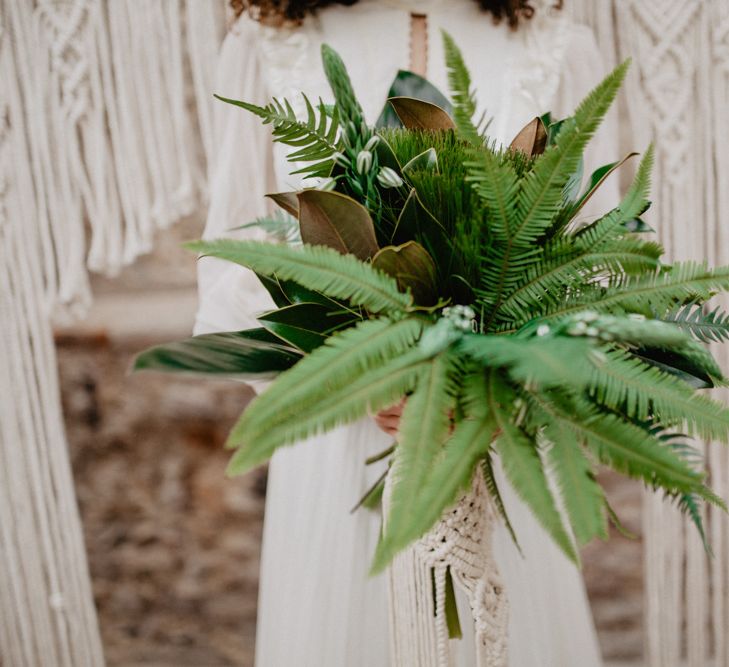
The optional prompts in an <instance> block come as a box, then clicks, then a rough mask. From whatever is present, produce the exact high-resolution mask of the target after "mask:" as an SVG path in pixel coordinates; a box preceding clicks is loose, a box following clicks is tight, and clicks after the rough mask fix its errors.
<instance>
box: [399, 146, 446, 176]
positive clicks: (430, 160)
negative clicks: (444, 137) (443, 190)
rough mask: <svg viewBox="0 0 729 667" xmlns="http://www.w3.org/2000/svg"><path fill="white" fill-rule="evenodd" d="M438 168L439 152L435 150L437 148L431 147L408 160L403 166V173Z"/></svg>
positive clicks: (435, 169)
mask: <svg viewBox="0 0 729 667" xmlns="http://www.w3.org/2000/svg"><path fill="white" fill-rule="evenodd" d="M437 169H438V154H437V153H436V152H435V148H429V149H428V150H426V151H423V152H422V153H420V155H416V156H415V157H414V158H413V159H412V160H410V162H408V163H407V164H406V165H405V166H404V167H403V168H402V173H403V174H405V175H407V174H409V173H410V172H412V171H420V170H423V171H426V170H431V171H437Z"/></svg>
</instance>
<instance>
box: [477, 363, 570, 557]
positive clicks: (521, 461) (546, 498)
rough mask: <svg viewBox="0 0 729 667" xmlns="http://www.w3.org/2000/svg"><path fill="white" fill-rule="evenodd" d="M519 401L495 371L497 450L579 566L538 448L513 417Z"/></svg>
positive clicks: (517, 486) (491, 384)
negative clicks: (515, 402)
mask: <svg viewBox="0 0 729 667" xmlns="http://www.w3.org/2000/svg"><path fill="white" fill-rule="evenodd" d="M515 397H516V396H515V393H514V391H513V389H511V387H509V385H507V384H506V383H505V382H504V381H503V380H502V379H501V378H500V377H499V376H498V375H497V373H496V372H494V371H492V372H491V373H490V375H489V380H488V405H489V408H490V409H491V411H492V413H493V415H494V419H495V421H496V425H497V427H498V429H499V432H500V435H499V436H498V438H497V439H496V442H495V443H494V446H495V448H496V451H497V452H498V453H499V456H500V457H501V462H502V464H503V467H504V472H505V473H506V477H507V479H508V480H509V482H510V483H511V485H512V486H513V487H514V490H515V491H516V492H517V494H518V495H519V496H520V497H521V499H522V500H523V501H524V502H525V503H526V504H527V505H528V507H529V509H531V511H532V512H533V513H534V516H535V517H536V519H537V520H538V521H539V522H540V523H541V524H542V526H543V527H544V529H545V530H546V531H547V532H548V533H549V534H550V535H551V536H552V539H554V541H555V542H556V544H557V545H558V546H559V547H560V548H561V549H562V551H564V553H565V554H566V555H567V557H568V558H569V559H570V560H572V561H573V562H575V563H579V555H578V553H577V550H576V549H575V546H574V544H573V542H572V540H571V538H570V536H569V534H568V533H567V531H566V529H565V527H564V524H563V523H562V517H561V516H560V513H559V510H558V509H557V505H556V504H555V501H554V497H553V496H552V492H551V490H550V488H549V481H548V480H547V477H546V475H545V472H544V466H543V464H542V460H541V458H540V455H539V450H538V448H537V445H536V443H535V442H534V441H532V440H531V439H530V438H529V437H528V436H527V435H526V433H524V431H522V430H521V429H520V428H519V427H518V426H516V425H515V424H514V423H513V420H512V414H511V413H512V410H513V408H512V406H513V402H514V399H515Z"/></svg>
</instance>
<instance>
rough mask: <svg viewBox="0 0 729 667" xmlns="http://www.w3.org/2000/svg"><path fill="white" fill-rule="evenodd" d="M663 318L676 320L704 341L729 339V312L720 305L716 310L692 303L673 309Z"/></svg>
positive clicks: (685, 329) (668, 320)
mask: <svg viewBox="0 0 729 667" xmlns="http://www.w3.org/2000/svg"><path fill="white" fill-rule="evenodd" d="M661 319H662V320H664V321H665V322H674V323H675V324H676V325H677V326H679V327H681V328H682V329H683V330H684V331H687V332H689V333H690V334H691V335H693V336H694V337H695V338H697V339H698V340H700V341H701V342H702V343H713V342H716V343H720V342H721V341H723V340H729V313H725V312H724V311H722V310H721V309H720V308H719V307H718V306H717V307H716V308H714V310H710V311H705V310H704V308H703V307H702V306H701V305H700V304H697V303H690V304H688V305H686V306H681V307H679V308H675V309H673V310H672V311H671V312H669V313H667V314H666V315H664V316H663V317H662V318H661Z"/></svg>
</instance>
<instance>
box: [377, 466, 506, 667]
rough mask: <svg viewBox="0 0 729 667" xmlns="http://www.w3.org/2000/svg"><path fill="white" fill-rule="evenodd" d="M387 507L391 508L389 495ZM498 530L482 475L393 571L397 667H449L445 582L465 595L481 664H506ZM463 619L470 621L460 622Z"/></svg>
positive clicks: (393, 651) (501, 666)
mask: <svg viewBox="0 0 729 667" xmlns="http://www.w3.org/2000/svg"><path fill="white" fill-rule="evenodd" d="M384 503H385V504H384V510H385V511H386V510H387V503H388V491H387V490H386V492H385V498H384ZM493 526H494V517H493V515H492V509H491V503H490V500H489V496H488V491H487V489H486V484H485V482H484V479H483V476H482V475H481V474H480V473H478V474H476V475H475V476H474V481H473V486H472V489H471V491H470V492H469V493H468V494H466V495H465V496H464V497H463V498H461V499H460V500H459V501H458V502H457V503H456V504H455V505H454V506H453V508H452V509H450V510H449V511H447V512H445V513H444V515H443V518H442V519H441V521H440V522H439V524H438V525H437V526H435V527H434V528H433V529H432V530H431V531H430V532H429V533H428V534H427V535H425V536H424V537H422V538H420V539H419V540H418V541H417V542H415V543H414V544H413V545H412V546H410V547H409V548H407V549H406V550H405V551H403V552H402V553H400V554H398V555H397V556H396V557H395V560H394V561H393V563H392V565H391V566H390V568H389V570H388V608H389V615H390V630H391V632H390V642H391V644H390V653H391V655H390V658H391V662H392V664H393V665H398V667H452V666H453V660H452V655H451V651H450V647H449V639H448V627H447V623H446V614H445V598H446V577H447V576H448V573H449V572H450V576H451V577H452V579H453V584H454V587H455V588H456V589H458V590H460V591H462V592H463V593H464V594H465V595H466V597H467V598H468V602H469V606H470V609H471V615H472V618H471V622H472V623H473V626H474V640H475V644H476V646H475V653H476V667H506V665H507V662H508V616H509V605H508V600H507V596H506V591H505V590H504V585H503V582H502V580H501V577H500V576H499V573H498V570H497V568H496V563H495V562H494V560H493V556H492V552H491V533H492V531H493ZM461 622H462V623H463V622H467V621H466V619H461Z"/></svg>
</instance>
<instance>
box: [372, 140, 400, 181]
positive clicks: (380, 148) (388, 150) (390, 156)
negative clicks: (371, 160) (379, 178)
mask: <svg viewBox="0 0 729 667" xmlns="http://www.w3.org/2000/svg"><path fill="white" fill-rule="evenodd" d="M378 136H379V135H378ZM375 155H377V164H379V165H380V167H390V169H392V170H393V171H396V172H397V173H398V174H399V173H400V172H401V171H402V170H401V168H400V163H399V162H398V160H397V156H396V155H395V151H393V150H392V146H390V144H389V143H387V141H386V140H385V139H383V138H382V137H381V136H380V140H379V142H377V146H375Z"/></svg>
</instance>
